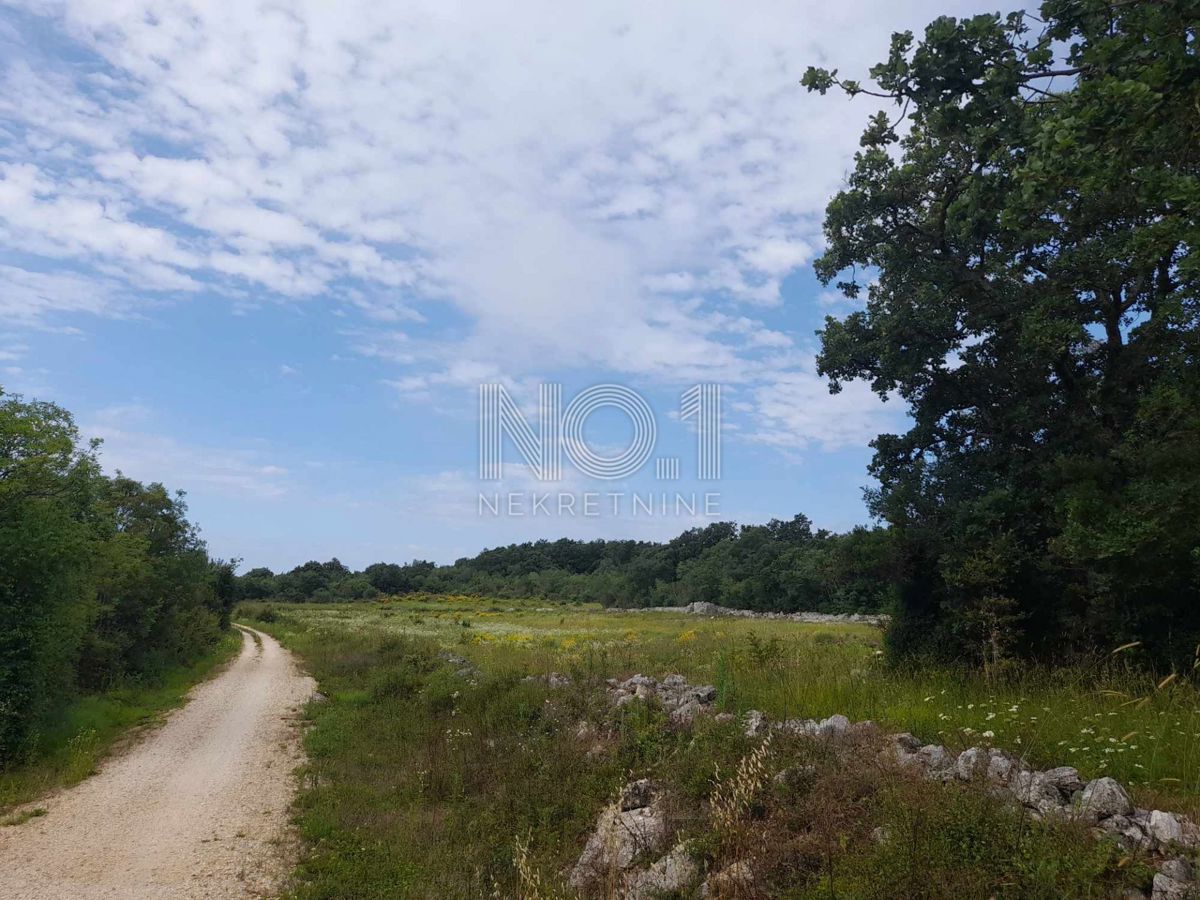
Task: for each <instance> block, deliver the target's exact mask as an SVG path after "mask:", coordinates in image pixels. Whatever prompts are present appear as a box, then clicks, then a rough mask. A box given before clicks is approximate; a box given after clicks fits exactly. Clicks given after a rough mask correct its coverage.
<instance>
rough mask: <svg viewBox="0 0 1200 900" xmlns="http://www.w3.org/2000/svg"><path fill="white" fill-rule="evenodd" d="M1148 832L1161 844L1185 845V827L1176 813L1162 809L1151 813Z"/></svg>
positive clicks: (1147, 827)
mask: <svg viewBox="0 0 1200 900" xmlns="http://www.w3.org/2000/svg"><path fill="white" fill-rule="evenodd" d="M1146 831H1148V832H1149V833H1150V836H1151V837H1153V838H1154V839H1155V840H1156V841H1158V842H1159V843H1160V844H1166V845H1169V844H1182V843H1183V825H1182V823H1180V821H1179V818H1178V817H1177V816H1176V815H1175V814H1174V813H1169V812H1163V811H1162V810H1161V809H1156V810H1153V811H1151V813H1150V819H1149V823H1148V825H1147V826H1146Z"/></svg>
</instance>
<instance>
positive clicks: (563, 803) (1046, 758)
mask: <svg viewBox="0 0 1200 900" xmlns="http://www.w3.org/2000/svg"><path fill="white" fill-rule="evenodd" d="M240 614H242V615H244V616H245V617H246V621H248V622H252V623H256V624H259V625H261V627H263V628H264V629H266V630H268V631H271V632H272V633H273V634H275V635H277V636H278V637H280V638H281V639H282V640H283V641H284V642H285V643H286V644H287V645H288V646H290V647H292V648H293V649H295V650H297V651H298V652H299V653H300V655H301V657H302V658H303V660H304V662H305V664H306V665H307V666H308V667H309V669H310V671H311V672H312V673H313V674H314V675H315V676H316V678H317V679H318V681H319V683H320V685H321V690H322V691H323V692H324V693H325V694H326V695H327V697H328V699H327V700H326V701H324V702H320V703H317V704H314V706H313V707H312V708H311V710H310V714H311V716H312V720H313V728H312V731H311V732H310V735H309V753H310V755H311V764H310V767H309V769H308V770H307V772H306V773H305V776H304V779H303V783H304V784H305V790H304V792H303V794H302V797H301V800H300V823H301V829H302V833H303V835H304V837H305V839H306V841H307V842H308V853H307V855H306V857H305V861H304V863H303V864H302V866H301V870H300V878H301V882H300V886H299V887H298V888H297V896H300V897H348V896H356V897H357V896H389V895H390V896H396V895H399V896H432V895H435V894H443V895H446V896H454V897H458V896H463V897H467V896H488V895H492V894H493V892H496V893H495V895H496V896H504V897H508V896H531V897H532V896H560V895H561V896H569V895H570V893H569V891H568V890H567V888H566V887H565V883H566V882H565V880H564V879H565V877H566V875H565V873H566V872H567V871H569V869H570V866H571V865H572V863H573V862H574V858H575V857H577V856H578V855H579V852H580V849H581V848H582V846H583V843H584V841H585V840H586V838H587V834H588V832H589V831H590V829H591V827H592V825H593V824H594V822H595V819H596V815H597V814H598V812H599V811H600V809H601V808H603V806H604V805H605V804H606V803H608V802H610V801H611V800H612V799H613V797H614V796H615V794H616V792H617V791H618V790H619V789H620V788H621V786H622V785H623V784H625V783H626V782H628V781H629V780H630V779H631V778H636V777H651V778H654V779H658V780H661V781H662V782H665V783H669V784H670V785H672V786H673V795H672V796H673V798H674V799H673V801H672V802H673V804H675V805H676V807H677V808H675V809H674V811H673V813H672V815H673V816H674V820H675V823H676V825H677V826H678V827H680V828H681V829H682V833H683V834H685V835H686V836H688V838H689V840H691V842H692V844H691V846H693V847H694V848H695V852H696V853H698V854H699V855H700V857H701V858H702V861H703V863H704V864H706V865H708V866H710V867H715V866H717V865H718V864H722V863H725V864H727V863H728V862H729V861H730V860H731V858H732V857H731V855H730V854H731V852H732V851H731V850H730V847H731V846H732V845H731V844H730V843H729V842H730V841H731V840H733V842H734V845H736V846H737V847H740V848H743V849H744V851H745V853H746V854H749V855H753V856H754V857H755V858H756V859H758V860H759V862H760V863H761V866H762V869H763V873H764V874H763V877H764V878H770V879H776V881H774V882H771V881H768V882H762V883H760V890H761V894H759V895H761V896H794V897H807V896H813V897H816V896H821V897H825V896H834V895H836V896H847V897H870V896H880V897H882V896H914V897H915V896H929V897H943V896H944V897H972V896H980V897H984V896H992V895H993V894H994V895H996V896H1014V897H1036V896H1044V897H1068V896H1103V895H1104V891H1105V890H1107V888H1114V889H1115V886H1117V885H1122V884H1130V885H1133V884H1140V883H1142V882H1143V881H1145V880H1146V875H1147V871H1148V870H1145V869H1144V868H1142V861H1141V860H1139V859H1137V858H1133V857H1130V856H1129V855H1128V854H1125V853H1123V852H1122V851H1120V850H1119V848H1116V847H1115V846H1114V845H1108V844H1104V843H1100V844H1097V843H1096V842H1095V841H1094V840H1093V839H1092V837H1091V836H1090V835H1089V834H1088V833H1087V832H1086V829H1079V828H1076V827H1073V826H1069V825H1065V824H1064V825H1049V824H1043V823H1036V822H1033V821H1031V820H1030V819H1028V817H1027V816H1022V815H1021V814H1020V813H1019V812H1018V811H1015V810H1013V809H1011V808H1010V807H1009V806H1006V805H1005V804H1004V803H1003V802H1001V801H1000V800H998V799H997V798H992V797H989V796H987V795H986V792H985V793H984V794H983V795H982V796H981V795H979V794H977V793H970V792H966V793H964V791H963V790H962V789H961V788H956V787H954V786H944V785H935V784H931V783H929V782H925V781H917V780H913V779H909V778H906V777H905V776H903V775H902V774H897V773H891V774H890V775H889V776H888V777H886V778H884V777H881V776H880V773H879V771H878V766H877V765H876V764H874V763H871V764H868V763H867V761H866V760H867V758H868V757H869V756H870V755H871V754H870V752H868V751H869V748H865V749H864V751H863V754H864V755H863V757H862V758H863V760H864V762H863V765H862V767H861V769H854V768H853V767H852V768H851V769H847V767H846V765H845V762H844V760H843V761H842V762H836V761H835V760H833V759H831V758H824V759H822V758H819V754H818V757H817V758H810V757H811V756H812V754H813V753H814V752H816V751H814V750H813V749H812V748H811V747H810V746H809V745H807V744H805V743H804V742H803V741H796V740H792V739H790V738H788V737H786V736H780V737H777V738H776V739H775V741H776V743H777V744H778V745H777V746H774V747H773V748H772V750H771V758H772V762H771V764H770V765H771V766H772V767H774V768H773V769H772V772H771V775H772V776H773V775H774V774H775V773H776V771H777V770H778V769H779V768H781V767H784V766H788V767H796V766H804V765H814V766H815V767H816V768H815V769H814V770H813V772H812V773H810V776H806V778H807V780H806V781H804V783H803V784H802V785H800V786H799V787H797V786H796V785H790V786H781V785H777V784H775V782H774V781H771V783H770V785H767V786H766V787H764V788H763V790H762V791H761V792H759V791H754V792H752V793H753V794H754V797H753V798H752V800H750V801H747V802H748V804H749V806H748V809H749V812H748V815H747V816H746V817H745V820H744V821H742V825H744V830H739V831H738V833H737V836H736V839H734V838H731V837H729V836H722V835H721V834H720V833H718V831H719V829H717V826H716V825H715V824H714V822H713V821H712V815H711V814H712V809H711V804H712V803H713V799H714V791H716V790H717V786H718V785H719V784H720V783H721V779H729V778H732V777H734V773H736V772H737V771H738V768H739V766H740V765H741V763H742V760H743V759H744V758H745V757H746V756H747V755H748V754H750V753H752V752H753V751H754V750H755V748H756V747H757V746H758V745H757V743H756V742H755V741H753V740H751V739H748V738H747V737H746V736H745V735H744V734H743V732H742V728H741V726H740V724H739V723H738V722H737V721H733V722H718V721H716V720H714V719H712V718H702V719H701V720H699V721H698V724H697V726H696V727H695V729H694V730H691V731H681V730H680V729H678V728H676V727H674V726H673V724H672V722H671V721H670V720H669V718H668V717H667V716H666V715H665V714H663V713H662V712H659V711H656V710H655V709H654V708H653V707H650V706H645V705H642V704H636V705H631V706H630V707H627V708H623V709H622V710H621V711H620V712H619V714H617V715H615V717H614V714H613V712H612V711H611V710H610V708H609V706H608V703H607V701H606V699H605V681H606V679H608V678H610V677H626V676H629V675H632V674H634V673H638V672H641V673H647V674H652V675H655V676H656V677H662V676H664V675H666V674H668V673H672V672H678V673H681V674H683V675H685V676H686V677H687V678H688V680H689V681H691V682H692V683H711V684H713V685H715V686H716V687H717V691H718V699H717V703H716V708H717V709H719V710H723V711H728V712H734V713H740V712H744V711H745V710H747V709H749V708H757V709H760V710H763V711H765V712H767V713H768V714H770V715H771V716H772V717H774V718H780V719H782V718H785V717H796V716H803V717H824V716H828V715H831V714H834V713H842V714H845V715H847V716H849V717H850V718H851V719H854V720H860V719H868V718H869V719H872V720H874V721H876V722H878V723H880V724H881V725H884V726H886V727H887V729H888V730H909V731H912V732H914V733H915V734H917V735H918V736H919V737H921V738H923V739H925V740H929V741H936V742H938V743H944V744H946V745H948V746H952V747H953V746H956V745H957V746H959V747H965V746H968V745H978V744H989V743H990V744H994V745H996V746H1002V747H1005V748H1007V749H1009V750H1013V751H1015V752H1018V753H1020V754H1023V755H1025V756H1026V757H1027V758H1028V759H1029V761H1030V762H1031V763H1032V764H1034V765H1038V766H1053V765H1059V764H1067V765H1072V766H1076V767H1077V768H1078V769H1079V770H1080V772H1081V774H1082V775H1083V776H1084V777H1085V778H1090V777H1096V776H1099V775H1112V776H1114V777H1116V778H1117V779H1118V780H1121V781H1122V782H1124V783H1126V784H1128V785H1130V787H1131V789H1132V790H1133V791H1134V794H1135V799H1137V800H1138V802H1139V803H1140V804H1143V805H1147V806H1159V807H1165V808H1171V809H1175V810H1178V811H1181V812H1189V811H1190V812H1194V811H1195V810H1196V798H1197V796H1200V781H1198V780H1197V775H1196V769H1197V766H1196V761H1197V756H1196V753H1197V751H1198V749H1200V695H1198V694H1197V692H1196V690H1195V688H1194V687H1193V686H1192V685H1191V684H1190V683H1188V682H1186V681H1184V680H1181V679H1176V680H1174V681H1173V682H1172V683H1171V684H1169V685H1166V686H1164V687H1163V688H1162V689H1161V690H1155V688H1156V682H1155V681H1154V680H1153V678H1152V677H1151V676H1149V675H1147V674H1145V673H1144V672H1143V671H1142V670H1140V669H1139V668H1137V667H1136V666H1133V665H1131V664H1130V660H1129V658H1128V656H1127V654H1128V653H1132V652H1136V650H1135V649H1133V650H1126V651H1122V653H1120V654H1117V655H1115V656H1114V655H1110V656H1109V658H1108V659H1106V660H1103V661H1100V660H1098V661H1097V662H1096V664H1095V665H1094V666H1093V667H1092V668H1090V669H1085V668H1082V667H1080V668H1077V669H1074V670H1072V671H1070V672H1064V671H1062V670H1049V669H1046V670H1037V669H1032V668H1030V669H1026V670H1023V671H1022V672H1021V674H1019V675H1017V674H1014V673H1009V674H1008V675H1006V676H1003V677H995V678H992V679H988V678H986V677H984V676H983V675H982V674H981V673H971V672H968V671H966V670H961V671H956V670H947V669H944V668H940V667H936V666H926V667H921V668H917V667H911V668H909V669H907V670H904V671H900V670H896V669H894V668H889V667H888V666H886V665H885V664H884V663H883V661H882V659H881V657H880V655H879V653H880V644H881V634H880V632H879V630H878V629H876V628H873V627H869V626H861V625H846V624H837V625H800V624H796V623H794V622H789V621H784V620H749V619H732V618H719V619H701V618H696V617H693V616H688V615H684V614H681V613H661V612H645V613H638V612H613V611H607V610H604V609H602V608H599V607H594V606H593V607H586V606H583V607H581V606H578V605H554V606H547V605H546V604H545V602H544V601H540V600H539V601H519V602H518V601H511V600H499V601H494V600H480V599H473V598H467V597H461V596H449V597H434V596H426V597H421V598H416V599H414V598H396V599H390V600H386V601H383V602H379V603H372V604H358V605H355V606H353V607H347V606H344V605H327V606H322V605H310V604H305V605H289V606H260V605H256V604H246V605H244V606H243V607H242V609H241V610H240ZM447 655H449V656H450V660H449V662H447V659H446V657H447ZM464 660H465V661H466V662H465V663H464V662H463V661H464ZM464 665H465V666H466V668H464ZM474 667H477V669H478V671H477V672H476V671H475V668H474ZM550 672H560V673H563V674H566V675H567V676H569V678H570V680H571V685H570V687H568V688H566V689H559V690H553V691H551V690H549V689H548V688H547V687H546V685H545V683H544V680H528V676H531V675H532V676H546V675H548V674H549V673H550ZM1129 699H1134V700H1135V701H1136V702H1133V703H1130V702H1128V701H1129ZM581 721H586V722H590V723H604V722H611V723H612V725H611V728H610V730H608V731H605V730H603V729H601V730H600V731H591V730H588V731H583V730H581V729H580V727H579V723H580V722H581ZM872 758H873V757H872ZM796 791H799V793H796ZM735 818H739V821H741V818H740V817H735ZM740 828H741V826H739V829H740ZM879 828H882V829H884V831H885V832H886V833H889V834H892V835H904V836H905V837H904V840H903V841H901V842H886V843H880V842H877V841H874V840H872V839H871V835H872V834H873V833H875V829H879ZM714 829H717V830H714ZM518 844H519V845H520V847H522V848H523V850H522V851H521V852H522V853H523V854H524V856H523V857H522V858H523V859H524V863H523V865H524V867H525V868H526V869H527V870H528V871H531V872H534V873H536V874H537V878H538V883H539V884H540V885H541V887H540V888H539V890H541V891H542V893H541V894H537V893H533V892H532V889H531V888H529V886H528V884H526V885H525V886H524V887H522V884H523V882H522V880H521V875H520V873H519V869H520V867H518V866H517V865H516V864H515V863H514V858H515V857H514V854H516V853H517V847H518ZM741 852H742V850H739V851H738V853H741ZM934 853H936V855H927V854H934ZM733 855H734V856H736V855H737V854H733ZM931 867H932V869H931ZM930 871H936V872H937V873H938V877H937V879H935V881H936V882H937V883H936V884H935V885H934V886H932V887H931V886H930V884H929V874H928V873H929V872H930ZM771 872H773V873H775V874H774V875H770V876H768V874H767V873H771ZM768 883H769V884H771V885H772V886H771V887H770V889H767V887H766V885H767V884H768ZM895 884H903V885H910V886H911V890H908V891H907V892H901V893H899V894H897V893H890V894H889V893H888V892H887V888H888V885H895ZM785 885H786V886H787V887H786V889H785ZM522 890H523V891H525V894H523V895H522V894H521V893H520V892H521V891H522ZM389 892H391V893H390V894H389ZM746 896H755V895H754V894H746Z"/></svg>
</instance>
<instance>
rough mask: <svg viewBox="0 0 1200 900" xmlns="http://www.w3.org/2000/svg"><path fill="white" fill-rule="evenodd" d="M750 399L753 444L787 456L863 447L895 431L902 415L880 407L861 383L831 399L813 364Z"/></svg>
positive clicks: (755, 392) (782, 376) (888, 406)
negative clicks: (754, 428)
mask: <svg viewBox="0 0 1200 900" xmlns="http://www.w3.org/2000/svg"><path fill="white" fill-rule="evenodd" d="M753 398H754V399H753V406H754V413H753V415H754V417H755V418H756V420H757V421H758V423H759V427H758V430H757V431H756V432H755V434H754V435H752V436H751V439H752V440H754V441H757V442H759V443H764V444H768V445H770V446H774V447H778V448H780V449H782V450H786V451H793V450H795V451H798V450H804V449H807V448H809V447H812V446H818V447H820V448H821V449H823V450H837V449H839V448H842V447H862V446H865V445H866V444H867V443H868V442H869V441H870V440H872V439H873V438H874V437H875V436H876V435H877V434H879V433H881V432H885V431H889V430H894V429H896V428H898V427H899V425H900V422H901V417H902V415H903V411H902V409H901V408H900V407H899V405H898V404H896V403H892V404H882V403H881V402H880V401H879V398H877V397H876V396H875V395H874V394H873V393H872V392H871V390H870V388H869V387H868V386H867V385H866V384H865V383H863V382H851V383H849V384H846V385H845V386H844V387H843V389H842V391H841V393H838V394H830V393H829V388H828V386H827V384H826V382H825V379H824V378H822V377H821V376H820V375H818V374H817V372H816V366H815V363H814V362H813V361H812V360H811V359H809V360H808V361H807V362H806V363H805V364H803V365H801V366H797V367H796V368H794V369H792V370H790V371H787V372H785V373H781V374H780V376H779V377H778V378H777V379H776V380H775V381H773V382H771V383H769V384H765V385H763V386H761V387H757V388H755V389H754V390H753Z"/></svg>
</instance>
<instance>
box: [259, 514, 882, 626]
mask: <svg viewBox="0 0 1200 900" xmlns="http://www.w3.org/2000/svg"><path fill="white" fill-rule="evenodd" d="M891 559H892V557H891V550H890V543H889V541H888V534H887V532H886V531H885V530H883V529H867V528H856V529H855V530H853V531H851V532H848V533H846V534H831V533H830V532H827V531H815V532H814V531H813V529H812V525H811V523H810V522H809V520H808V518H807V517H805V516H803V515H798V516H796V517H794V518H793V519H792V520H791V521H786V522H785V521H780V520H773V521H771V522H768V523H767V524H766V525H744V526H740V527H739V526H738V525H735V524H734V523H732V522H717V523H714V524H712V525H708V526H706V527H704V528H694V529H691V530H690V531H685V532H684V533H683V534H681V535H679V536H678V537H676V538H674V539H672V540H670V541H667V542H665V543H653V542H647V541H606V540H596V541H577V540H571V539H568V538H563V539H561V540H557V541H544V540H543V541H535V542H532V543H524V544H511V545H509V546H507V547H497V548H495V549H492V550H485V551H484V552H482V553H480V554H479V555H478V556H474V557H470V558H463V559H460V560H458V561H456V562H455V563H454V564H453V565H445V566H439V565H436V564H434V563H431V562H425V561H420V560H418V561H414V562H411V563H406V564H397V563H375V564H374V565H370V566H367V567H366V568H365V569H364V570H363V571H361V572H352V571H351V570H350V569H348V568H347V567H346V566H344V565H343V564H342V563H341V562H339V561H338V560H337V559H333V560H330V561H329V562H324V563H322V562H308V563H305V564H304V565H302V566H297V567H296V568H294V569H292V570H291V571H290V572H283V573H280V574H278V575H276V574H274V573H273V572H271V571H270V570H269V569H262V568H259V569H251V570H250V571H249V572H247V573H246V574H244V575H242V576H240V577H239V578H238V579H237V582H238V596H239V598H240V599H244V600H267V599H277V600H286V601H292V602H306V601H321V602H338V601H350V600H362V599H369V598H371V597H375V596H378V595H381V594H405V593H411V592H432V593H463V594H478V595H486V596H493V597H540V598H545V599H552V600H567V601H591V602H597V603H602V604H604V605H605V606H680V605H684V604H687V603H691V602H693V601H696V600H707V601H709V602H711V603H718V604H721V605H723V606H731V607H737V608H740V609H754V610H761V611H779V612H784V611H797V610H804V611H816V612H878V611H880V610H882V609H885V608H887V607H888V606H889V604H890V603H891V601H892V598H893V588H892V587H891V585H892V584H893V583H894V581H895V579H894V578H893V576H892V573H891V566H892V562H891Z"/></svg>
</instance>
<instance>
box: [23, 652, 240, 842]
mask: <svg viewBox="0 0 1200 900" xmlns="http://www.w3.org/2000/svg"><path fill="white" fill-rule="evenodd" d="M241 645H242V640H241V636H240V634H238V633H237V632H233V633H230V634H226V635H224V636H222V638H221V640H220V641H219V642H218V643H217V644H216V645H215V646H214V647H213V648H212V649H211V650H210V651H209V652H208V653H206V654H205V655H204V656H203V657H201V658H200V659H199V660H197V661H196V662H195V663H193V664H192V665H189V666H177V667H174V668H172V669H170V670H168V671H166V672H163V673H162V674H160V675H158V676H157V677H155V678H148V679H145V680H141V681H132V682H129V683H126V684H121V685H117V686H114V687H112V688H110V689H109V690H107V691H104V692H103V693H99V694H91V695H88V696H85V697H80V698H79V699H77V700H75V701H74V702H73V703H71V704H69V705H68V706H67V707H66V708H64V709H63V710H62V711H61V712H60V713H59V714H58V715H57V716H56V717H55V718H54V719H53V720H51V721H50V722H48V723H47V724H46V725H45V726H44V728H43V730H42V731H41V733H40V735H39V736H38V738H37V740H36V741H35V744H34V750H33V752H32V753H31V755H30V758H29V759H28V760H27V761H26V762H25V763H24V764H22V765H20V766H16V767H12V768H9V769H7V770H5V771H0V813H3V812H4V811H5V810H7V809H11V808H12V807H14V806H20V805H22V804H25V803H29V802H30V801H32V800H35V799H36V798H38V797H40V796H42V795H44V794H46V793H48V792H49V791H52V790H54V789H56V788H62V787H69V786H70V785H72V784H76V783H78V782H80V781H82V780H83V779H85V778H87V777H88V776H89V775H91V774H92V773H94V772H95V771H96V768H97V766H98V765H99V763H100V762H101V760H103V759H104V757H105V756H107V755H108V754H109V753H110V752H111V751H112V750H113V748H114V747H115V746H116V745H118V744H119V743H120V742H121V741H123V740H125V739H127V738H128V737H129V736H130V734H131V730H132V729H134V728H136V727H138V726H142V725H147V724H150V723H153V722H155V721H156V720H158V719H159V717H160V716H161V715H162V714H163V713H164V712H166V711H168V710H170V709H174V708H175V707H177V706H180V705H181V704H182V703H183V700H184V698H185V697H186V695H187V693H188V691H189V690H191V688H192V687H193V686H194V685H195V684H196V683H197V682H199V681H202V680H203V679H205V678H207V677H208V676H209V675H210V674H212V672H213V671H214V670H215V669H216V668H217V667H218V666H220V665H222V664H224V663H225V662H227V661H228V660H230V659H231V658H232V657H233V656H234V654H235V653H236V652H237V650H238V648H240V647H241ZM44 813H45V811H44V810H40V809H33V810H26V811H24V812H22V813H20V814H17V815H10V816H7V817H0V824H4V825H13V824H20V823H21V822H24V821H27V820H28V819H30V818H33V817H35V816H38V815H44Z"/></svg>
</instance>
